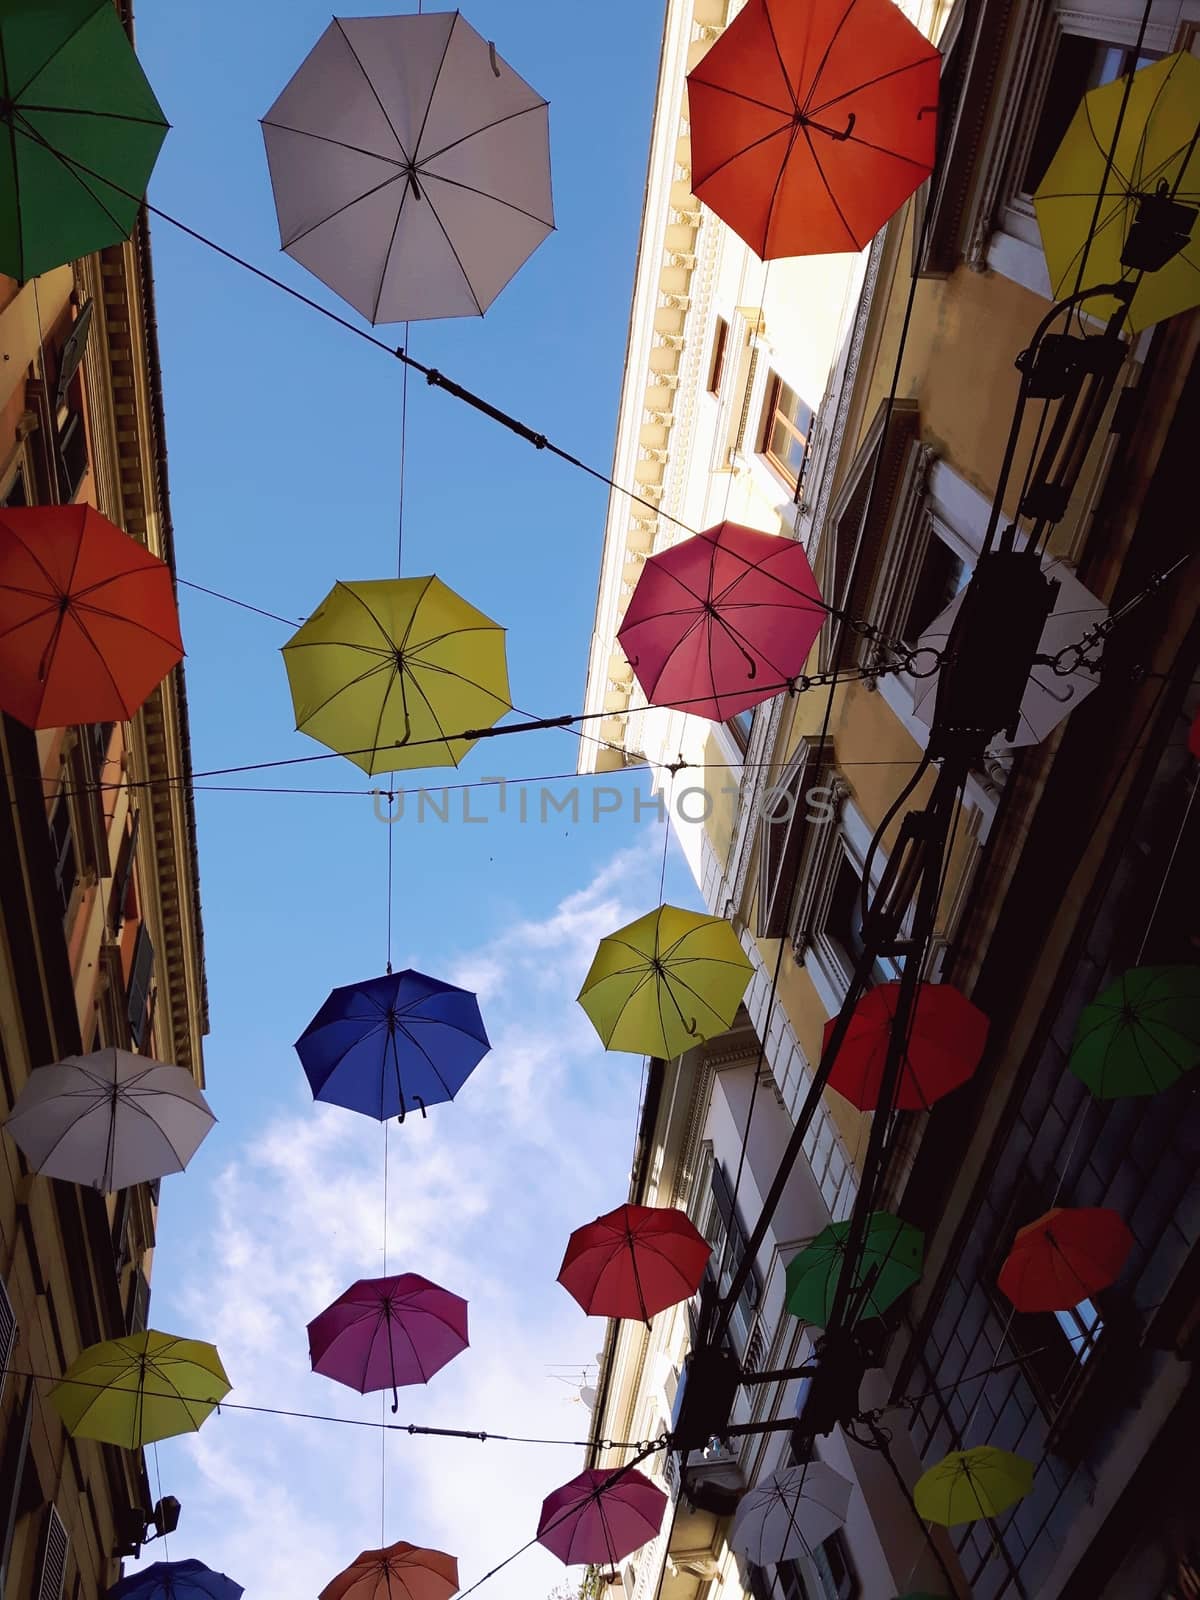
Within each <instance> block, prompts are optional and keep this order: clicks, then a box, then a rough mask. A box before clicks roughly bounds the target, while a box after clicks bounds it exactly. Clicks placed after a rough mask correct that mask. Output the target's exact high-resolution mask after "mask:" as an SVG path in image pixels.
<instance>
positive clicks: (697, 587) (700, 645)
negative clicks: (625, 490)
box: [617, 522, 825, 722]
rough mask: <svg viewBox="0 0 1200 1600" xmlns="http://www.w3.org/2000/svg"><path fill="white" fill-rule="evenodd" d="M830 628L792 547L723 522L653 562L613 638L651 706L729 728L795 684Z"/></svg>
mask: <svg viewBox="0 0 1200 1600" xmlns="http://www.w3.org/2000/svg"><path fill="white" fill-rule="evenodd" d="M824 620H825V609H824V606H823V605H822V602H821V594H820V590H819V589H818V588H817V580H816V579H815V578H814V577H813V572H812V568H811V567H810V566H809V564H808V557H807V556H806V555H805V553H804V550H803V548H802V547H801V546H800V545H799V544H797V543H796V541H795V540H794V539H784V538H780V536H779V535H778V534H772V533H758V532H756V531H755V530H754V529H753V528H743V527H741V526H740V525H739V524H738V523H736V522H722V523H720V524H718V526H717V527H715V528H709V529H707V531H706V532H704V533H698V534H696V535H695V537H694V538H691V539H684V540H683V541H682V543H680V544H677V545H673V546H672V547H671V549H669V550H664V551H662V552H661V553H660V554H659V555H655V556H651V557H650V559H649V560H648V561H647V562H646V564H645V566H644V567H643V568H642V572H641V576H640V577H639V578H638V581H637V587H636V588H635V589H634V591H633V594H632V596H631V597H630V600H629V605H628V608H627V609H626V612H625V616H624V619H623V621H622V623H621V626H620V629H619V630H618V632H617V638H618V640H619V641H620V644H621V648H622V649H623V650H624V652H625V654H626V656H627V657H628V658H629V664H630V666H631V667H632V668H633V670H634V673H635V674H636V676H637V680H638V682H639V683H640V684H641V686H642V689H643V691H644V693H645V695H646V699H647V700H648V701H649V702H650V704H651V705H652V706H674V707H676V708H677V709H678V710H680V711H690V712H692V713H694V714H695V715H696V716H698V717H710V718H711V719H712V720H713V721H714V722H725V721H727V720H728V718H730V717H732V716H735V715H736V714H737V713H738V712H739V711H746V710H748V709H749V708H750V707H751V706H756V705H759V704H760V703H761V702H762V701H764V700H769V699H770V698H771V696H772V695H775V694H778V693H779V691H780V689H781V687H782V686H783V685H784V684H785V683H787V682H788V681H789V680H790V679H792V678H796V677H799V675H800V674H801V673H802V672H803V671H804V667H805V663H806V662H807V660H808V655H809V651H810V650H811V649H812V646H813V642H814V640H815V639H816V637H817V634H818V633H820V631H821V624H822V623H823V622H824Z"/></svg>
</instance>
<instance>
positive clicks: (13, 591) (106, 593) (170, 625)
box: [0, 8, 183, 728]
mask: <svg viewBox="0 0 1200 1600" xmlns="http://www.w3.org/2000/svg"><path fill="white" fill-rule="evenodd" d="M110 11H111V8H110ZM40 14H41V13H39V15H40ZM112 15H113V16H114V20H115V13H112ZM182 656H183V641H182V639H181V638H180V637H179V613H178V610H177V608H176V605H175V592H174V588H173V586H172V581H171V573H170V569H169V568H168V567H167V565H166V563H165V562H163V561H160V560H159V559H158V557H157V556H155V555H151V553H150V551H149V550H147V549H146V548H145V547H144V546H143V545H140V544H138V542H137V540H136V539H131V538H130V537H129V535H128V534H127V533H122V532H121V530H120V528H118V527H115V526H114V525H113V523H111V522H109V521H108V519H107V518H106V517H102V516H101V515H100V513H99V512H98V511H94V510H93V509H92V507H91V506H75V505H71V506H21V507H4V508H0V710H4V711H8V712H10V713H11V714H12V715H13V716H14V717H17V718H18V719H19V720H20V721H21V722H23V723H24V724H25V725H26V727H29V728H66V727H72V726H74V725H75V724H76V723H81V722H120V721H125V720H127V719H128V718H129V717H132V716H133V714H134V713H135V712H136V711H137V709H138V707H139V706H140V705H141V704H142V703H143V701H145V699H146V698H147V696H148V695H149V694H150V692H151V691H152V690H153V689H155V688H157V686H158V685H159V684H160V683H161V682H162V680H163V679H164V678H165V677H166V675H167V673H168V672H170V670H171V668H172V667H173V666H175V665H176V663H177V662H179V661H180V660H181V659H182Z"/></svg>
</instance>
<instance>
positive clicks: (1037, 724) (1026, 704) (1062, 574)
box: [913, 561, 1108, 750]
mask: <svg viewBox="0 0 1200 1600" xmlns="http://www.w3.org/2000/svg"><path fill="white" fill-rule="evenodd" d="M1044 570H1045V575H1046V577H1047V578H1052V579H1053V580H1054V581H1055V582H1056V583H1057V584H1058V586H1059V588H1058V594H1057V596H1056V598H1055V601H1054V609H1053V611H1051V613H1050V615H1049V616H1048V617H1047V618H1046V625H1045V627H1044V628H1043V629H1042V637H1041V639H1040V641H1039V642H1038V649H1037V653H1038V655H1040V656H1056V655H1058V653H1059V651H1061V650H1066V649H1068V648H1069V647H1070V646H1071V645H1076V644H1078V643H1079V642H1080V641H1081V640H1082V638H1083V636H1084V634H1085V633H1086V632H1087V631H1088V629H1089V628H1093V627H1095V626H1096V624H1097V623H1100V622H1107V620H1108V607H1107V606H1105V605H1103V604H1102V603H1101V602H1100V601H1099V600H1097V598H1096V596H1095V595H1094V594H1093V593H1092V592H1091V590H1090V589H1085V588H1084V586H1083V584H1082V583H1080V581H1079V579H1078V578H1077V577H1076V576H1075V575H1074V573H1073V572H1072V571H1071V569H1070V567H1069V566H1067V564H1066V563H1065V562H1063V561H1052V562H1051V563H1050V564H1049V566H1047V567H1046V568H1045V569H1044ZM965 593H966V590H965V589H964V590H962V592H961V593H959V594H957V595H956V596H955V597H954V599H953V600H952V601H951V602H950V604H949V605H948V606H947V607H946V609H945V611H943V612H942V613H941V615H940V616H939V617H936V618H935V619H934V621H933V622H931V623H930V624H929V627H928V628H927V629H926V630H925V632H924V633H923V634H922V635H921V637H920V640H919V641H918V644H917V650H944V649H945V648H946V641H947V640H948V639H949V637H950V630H951V628H952V627H953V626H954V619H955V617H957V616H958V611H959V607H960V606H961V605H962V600H963V595H964V594H965ZM940 676H941V674H940V673H939V672H935V673H932V674H931V675H930V676H929V677H928V678H921V679H919V680H918V682H917V687H916V694H915V698H914V701H913V710H914V712H915V713H916V715H917V716H918V717H919V718H920V720H921V721H922V722H924V723H926V724H927V725H928V726H930V727H932V726H933V712H934V705H935V702H936V700H937V686H938V680H939V678H940ZM1099 681H1100V678H1099V675H1098V674H1097V672H1096V671H1095V669H1094V668H1093V667H1089V666H1085V665H1084V664H1083V663H1082V662H1081V661H1080V660H1079V659H1078V657H1077V656H1074V655H1072V656H1071V657H1070V658H1069V659H1064V660H1063V662H1062V663H1061V665H1060V669H1059V671H1057V672H1056V671H1055V669H1054V668H1053V667H1047V666H1036V667H1034V669H1033V671H1032V672H1031V673H1030V674H1029V679H1028V682H1027V683H1026V685H1025V693H1024V694H1023V695H1022V697H1021V720H1020V724H1019V726H1018V728H1017V737H1016V738H1015V739H1013V740H1012V741H1011V743H1010V742H1009V741H1008V740H1007V739H1004V738H999V739H995V740H993V741H992V742H993V744H994V745H995V746H997V747H1003V748H1005V749H1010V750H1011V749H1015V748H1016V747H1017V746H1018V745H1027V744H1040V743H1041V742H1042V740H1043V739H1044V738H1046V736H1047V735H1048V734H1049V733H1051V732H1052V731H1053V730H1054V729H1055V728H1056V727H1057V726H1058V724H1059V723H1060V722H1061V721H1062V720H1063V718H1064V717H1065V716H1067V715H1068V714H1069V713H1070V712H1072V711H1074V709H1075V707H1076V706H1077V705H1078V704H1079V703H1080V701H1081V700H1083V699H1084V698H1085V697H1086V696H1087V695H1089V694H1091V692H1092V690H1093V689H1094V688H1095V687H1096V685H1097V684H1098V683H1099Z"/></svg>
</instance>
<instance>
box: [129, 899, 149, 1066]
mask: <svg viewBox="0 0 1200 1600" xmlns="http://www.w3.org/2000/svg"><path fill="white" fill-rule="evenodd" d="M153 971H154V946H153V944H152V943H151V941H150V935H149V934H148V933H147V932H146V925H145V923H143V924H142V926H141V927H140V928H139V929H138V935H137V944H136V945H135V946H134V951H133V968H132V970H131V971H130V974H129V992H128V999H129V1032H130V1035H131V1036H132V1038H133V1042H134V1044H136V1045H137V1046H138V1047H139V1048H140V1046H141V1044H142V1041H143V1040H144V1039H145V1037H146V1002H147V1000H148V999H149V996H150V975H151V973H152V972H153Z"/></svg>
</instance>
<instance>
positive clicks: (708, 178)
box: [696, 107, 792, 184]
mask: <svg viewBox="0 0 1200 1600" xmlns="http://www.w3.org/2000/svg"><path fill="white" fill-rule="evenodd" d="M771 109H772V110H773V109H774V107H772V108H771ZM780 114H781V115H782V113H780ZM791 131H792V124H791V123H790V122H785V123H784V124H783V125H782V127H778V128H773V129H772V130H771V132H770V133H764V134H763V136H762V137H761V139H754V140H752V141H751V142H750V143H749V144H747V145H743V146H742V148H741V149H740V150H735V151H734V152H733V153H732V155H728V156H726V157H725V159H724V161H718V162H717V164H716V166H715V167H714V168H713V169H712V171H711V172H706V173H705V174H704V176H703V177H700V176H699V175H697V178H696V182H697V183H700V184H706V183H711V182H712V180H713V179H714V178H715V177H716V176H717V174H718V173H719V172H724V170H725V168H726V167H728V166H731V165H732V164H733V163H734V162H735V161H740V160H741V159H742V157H743V156H748V155H749V154H750V152H751V151H752V150H757V149H758V147H759V145H763V144H769V143H770V141H771V140H772V139H778V138H779V136H780V134H781V133H786V134H789V135H790V133H791Z"/></svg>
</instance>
